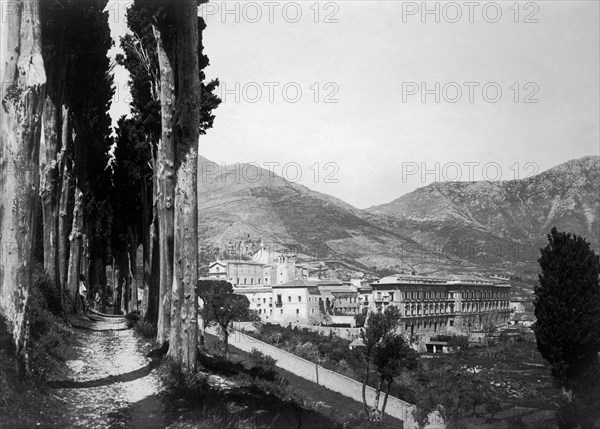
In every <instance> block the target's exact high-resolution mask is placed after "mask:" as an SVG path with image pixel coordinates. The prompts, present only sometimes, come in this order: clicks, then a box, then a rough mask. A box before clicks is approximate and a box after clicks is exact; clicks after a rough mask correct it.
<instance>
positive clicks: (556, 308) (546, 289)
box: [534, 227, 600, 389]
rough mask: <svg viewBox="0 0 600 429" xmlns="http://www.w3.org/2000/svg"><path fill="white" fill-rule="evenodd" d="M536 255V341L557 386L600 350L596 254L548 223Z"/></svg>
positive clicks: (568, 380)
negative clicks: (545, 239) (548, 230)
mask: <svg viewBox="0 0 600 429" xmlns="http://www.w3.org/2000/svg"><path fill="white" fill-rule="evenodd" d="M540 250H541V256H540V258H539V259H538V262H539V264H540V268H541V273H540V274H539V286H536V287H535V316H536V318H537V322H536V324H535V327H534V331H535V336H536V340H537V347H538V350H539V351H540V353H541V354H542V356H543V357H544V359H546V360H547V361H548V362H549V363H550V365H551V366H552V375H553V376H554V377H555V379H556V380H557V381H558V382H559V384H560V385H561V387H564V388H566V389H570V388H571V386H572V382H573V381H574V380H575V379H576V378H577V377H578V375H580V374H581V373H582V372H584V371H586V370H587V369H588V368H589V367H590V364H594V363H596V362H597V360H598V352H600V284H599V279H598V274H599V272H600V262H599V258H598V255H596V254H595V252H594V251H593V250H591V249H590V245H589V243H588V242H586V240H585V239H584V238H583V237H580V236H577V235H571V234H570V233H565V232H558V231H557V229H556V227H554V228H552V231H551V233H550V234H549V235H548V244H547V245H546V247H544V248H543V249H540Z"/></svg>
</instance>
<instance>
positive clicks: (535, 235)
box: [367, 156, 600, 270]
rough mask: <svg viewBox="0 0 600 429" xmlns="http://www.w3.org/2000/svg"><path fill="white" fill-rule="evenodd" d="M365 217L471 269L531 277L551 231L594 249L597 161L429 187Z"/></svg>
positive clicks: (598, 235) (598, 211)
mask: <svg viewBox="0 0 600 429" xmlns="http://www.w3.org/2000/svg"><path fill="white" fill-rule="evenodd" d="M367 212H368V213H369V214H370V215H371V217H370V219H371V221H372V222H374V223H375V224H377V225H379V226H381V227H384V228H389V229H394V230H398V231H402V232H403V233H404V234H405V235H406V236H407V237H409V238H411V239H413V240H415V241H417V242H420V243H430V244H439V243H446V244H447V245H448V243H450V244H451V245H450V246H448V248H449V249H450V250H451V251H457V249H460V251H461V252H462V254H463V255H465V254H468V253H469V252H466V250H469V251H470V255H471V261H472V262H474V263H476V264H477V265H484V266H486V265H487V266H496V267H499V266H505V267H507V268H511V267H512V268H514V267H515V266H516V267H519V266H520V267H521V268H523V269H525V268H527V267H530V268H533V269H534V270H536V269H537V267H535V266H533V265H532V264H535V261H536V259H537V256H538V253H539V252H538V251H539V248H540V247H541V246H543V245H544V244H545V242H546V234H547V233H549V231H550V229H551V228H552V227H553V226H556V227H557V228H558V229H559V230H563V231H569V232H572V233H575V234H578V235H582V236H584V237H586V238H587V240H588V241H589V242H590V243H591V245H592V247H593V248H596V249H598V248H599V247H600V246H599V245H600V157H598V156H587V157H584V158H581V159H575V160H571V161H569V162H566V163H564V164H561V165H559V166H557V167H554V168H552V169H550V170H547V171H545V172H542V173H540V174H538V175H536V176H533V177H530V178H527V179H522V180H511V181H496V182H446V183H433V184H431V185H428V186H425V187H423V188H419V189H417V190H415V191H413V192H411V193H409V194H406V195H403V196H402V197H400V198H398V199H396V200H393V201H392V202H390V203H387V204H383V205H380V206H375V207H371V208H369V209H367ZM465 252H466V253H465Z"/></svg>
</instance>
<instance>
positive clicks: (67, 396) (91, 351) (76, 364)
mask: <svg viewBox="0 0 600 429" xmlns="http://www.w3.org/2000/svg"><path fill="white" fill-rule="evenodd" d="M73 326H74V328H75V336H76V340H77V343H78V346H76V347H75V350H74V352H75V353H74V357H73V359H70V360H68V361H67V362H66V363H67V366H68V369H69V370H68V371H67V373H66V374H62V375H60V376H56V377H55V378H53V379H50V380H49V381H48V386H49V387H50V389H51V395H53V396H54V398H56V399H57V400H58V401H60V402H61V408H64V410H65V412H64V416H63V417H64V420H63V421H61V422H60V424H61V426H62V427H70V428H71V427H72V428H87V429H95V428H98V429H100V428H124V427H128V428H140V429H141V428H149V429H152V428H164V427H166V426H167V424H166V422H165V421H164V419H163V416H162V414H161V410H162V408H161V406H160V400H159V398H158V397H157V396H156V393H157V392H158V391H159V387H160V383H159V381H158V377H157V376H156V374H155V371H153V370H152V369H153V363H152V362H151V360H150V359H148V358H147V357H146V356H145V354H144V352H145V351H148V345H147V343H145V342H144V341H143V340H141V339H140V338H139V337H138V336H137V335H136V334H135V332H134V331H133V330H132V329H127V321H126V319H125V318H124V317H115V316H107V315H101V314H99V313H95V312H90V313H89V314H88V317H80V318H78V319H76V320H75V321H74V322H73ZM56 423H57V422H41V424H40V425H39V427H57V426H56Z"/></svg>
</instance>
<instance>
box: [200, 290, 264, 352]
mask: <svg viewBox="0 0 600 429" xmlns="http://www.w3.org/2000/svg"><path fill="white" fill-rule="evenodd" d="M198 296H199V297H200V298H201V299H202V302H203V304H202V310H201V314H202V320H203V322H204V329H205V330H206V328H207V327H208V326H210V325H217V326H219V328H221V335H223V344H224V352H225V354H227V353H229V330H230V328H231V323H232V322H236V321H251V320H254V318H255V315H254V313H252V312H251V311H250V310H249V307H250V302H249V301H248V298H246V297H245V296H243V295H239V294H236V293H233V286H232V285H231V283H229V282H227V281H224V280H199V281H198Z"/></svg>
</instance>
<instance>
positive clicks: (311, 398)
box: [206, 334, 400, 429]
mask: <svg viewBox="0 0 600 429" xmlns="http://www.w3.org/2000/svg"><path fill="white" fill-rule="evenodd" d="M206 346H207V349H208V350H209V351H212V350H219V349H220V347H221V345H220V340H219V339H218V338H217V337H214V336H213V335H210V334H207V336H206ZM229 349H230V354H229V360H230V361H232V362H234V363H242V362H250V361H251V360H252V359H253V358H252V353H248V352H245V351H243V350H240V349H238V348H236V347H235V346H232V345H230V346H229ZM274 371H275V372H276V373H277V375H278V376H279V377H280V378H281V379H283V380H285V382H286V383H287V385H288V386H289V388H290V389H292V390H293V391H294V392H297V394H298V396H299V397H301V398H302V400H303V404H304V406H305V407H308V408H310V409H312V410H314V411H316V412H318V413H320V414H322V415H323V416H324V417H327V418H329V419H331V420H333V421H334V422H335V423H336V424H337V425H339V426H341V427H347V428H365V429H367V428H382V429H387V428H390V429H391V428H398V427H400V421H399V420H397V419H395V418H393V417H390V416H388V415H386V416H385V419H384V421H383V422H382V423H381V424H376V423H370V422H366V421H365V416H364V414H363V405H362V403H359V402H356V401H354V400H353V399H351V398H348V397H346V396H344V395H342V394H340V393H337V392H333V391H331V390H329V389H326V388H325V387H323V386H319V385H318V384H315V383H313V382H311V381H308V380H306V379H304V378H302V377H298V376H297V375H295V374H292V373H291V372H288V371H286V370H284V369H282V368H278V367H275V368H274ZM277 427H279V426H277ZM306 427H310V426H306Z"/></svg>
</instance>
